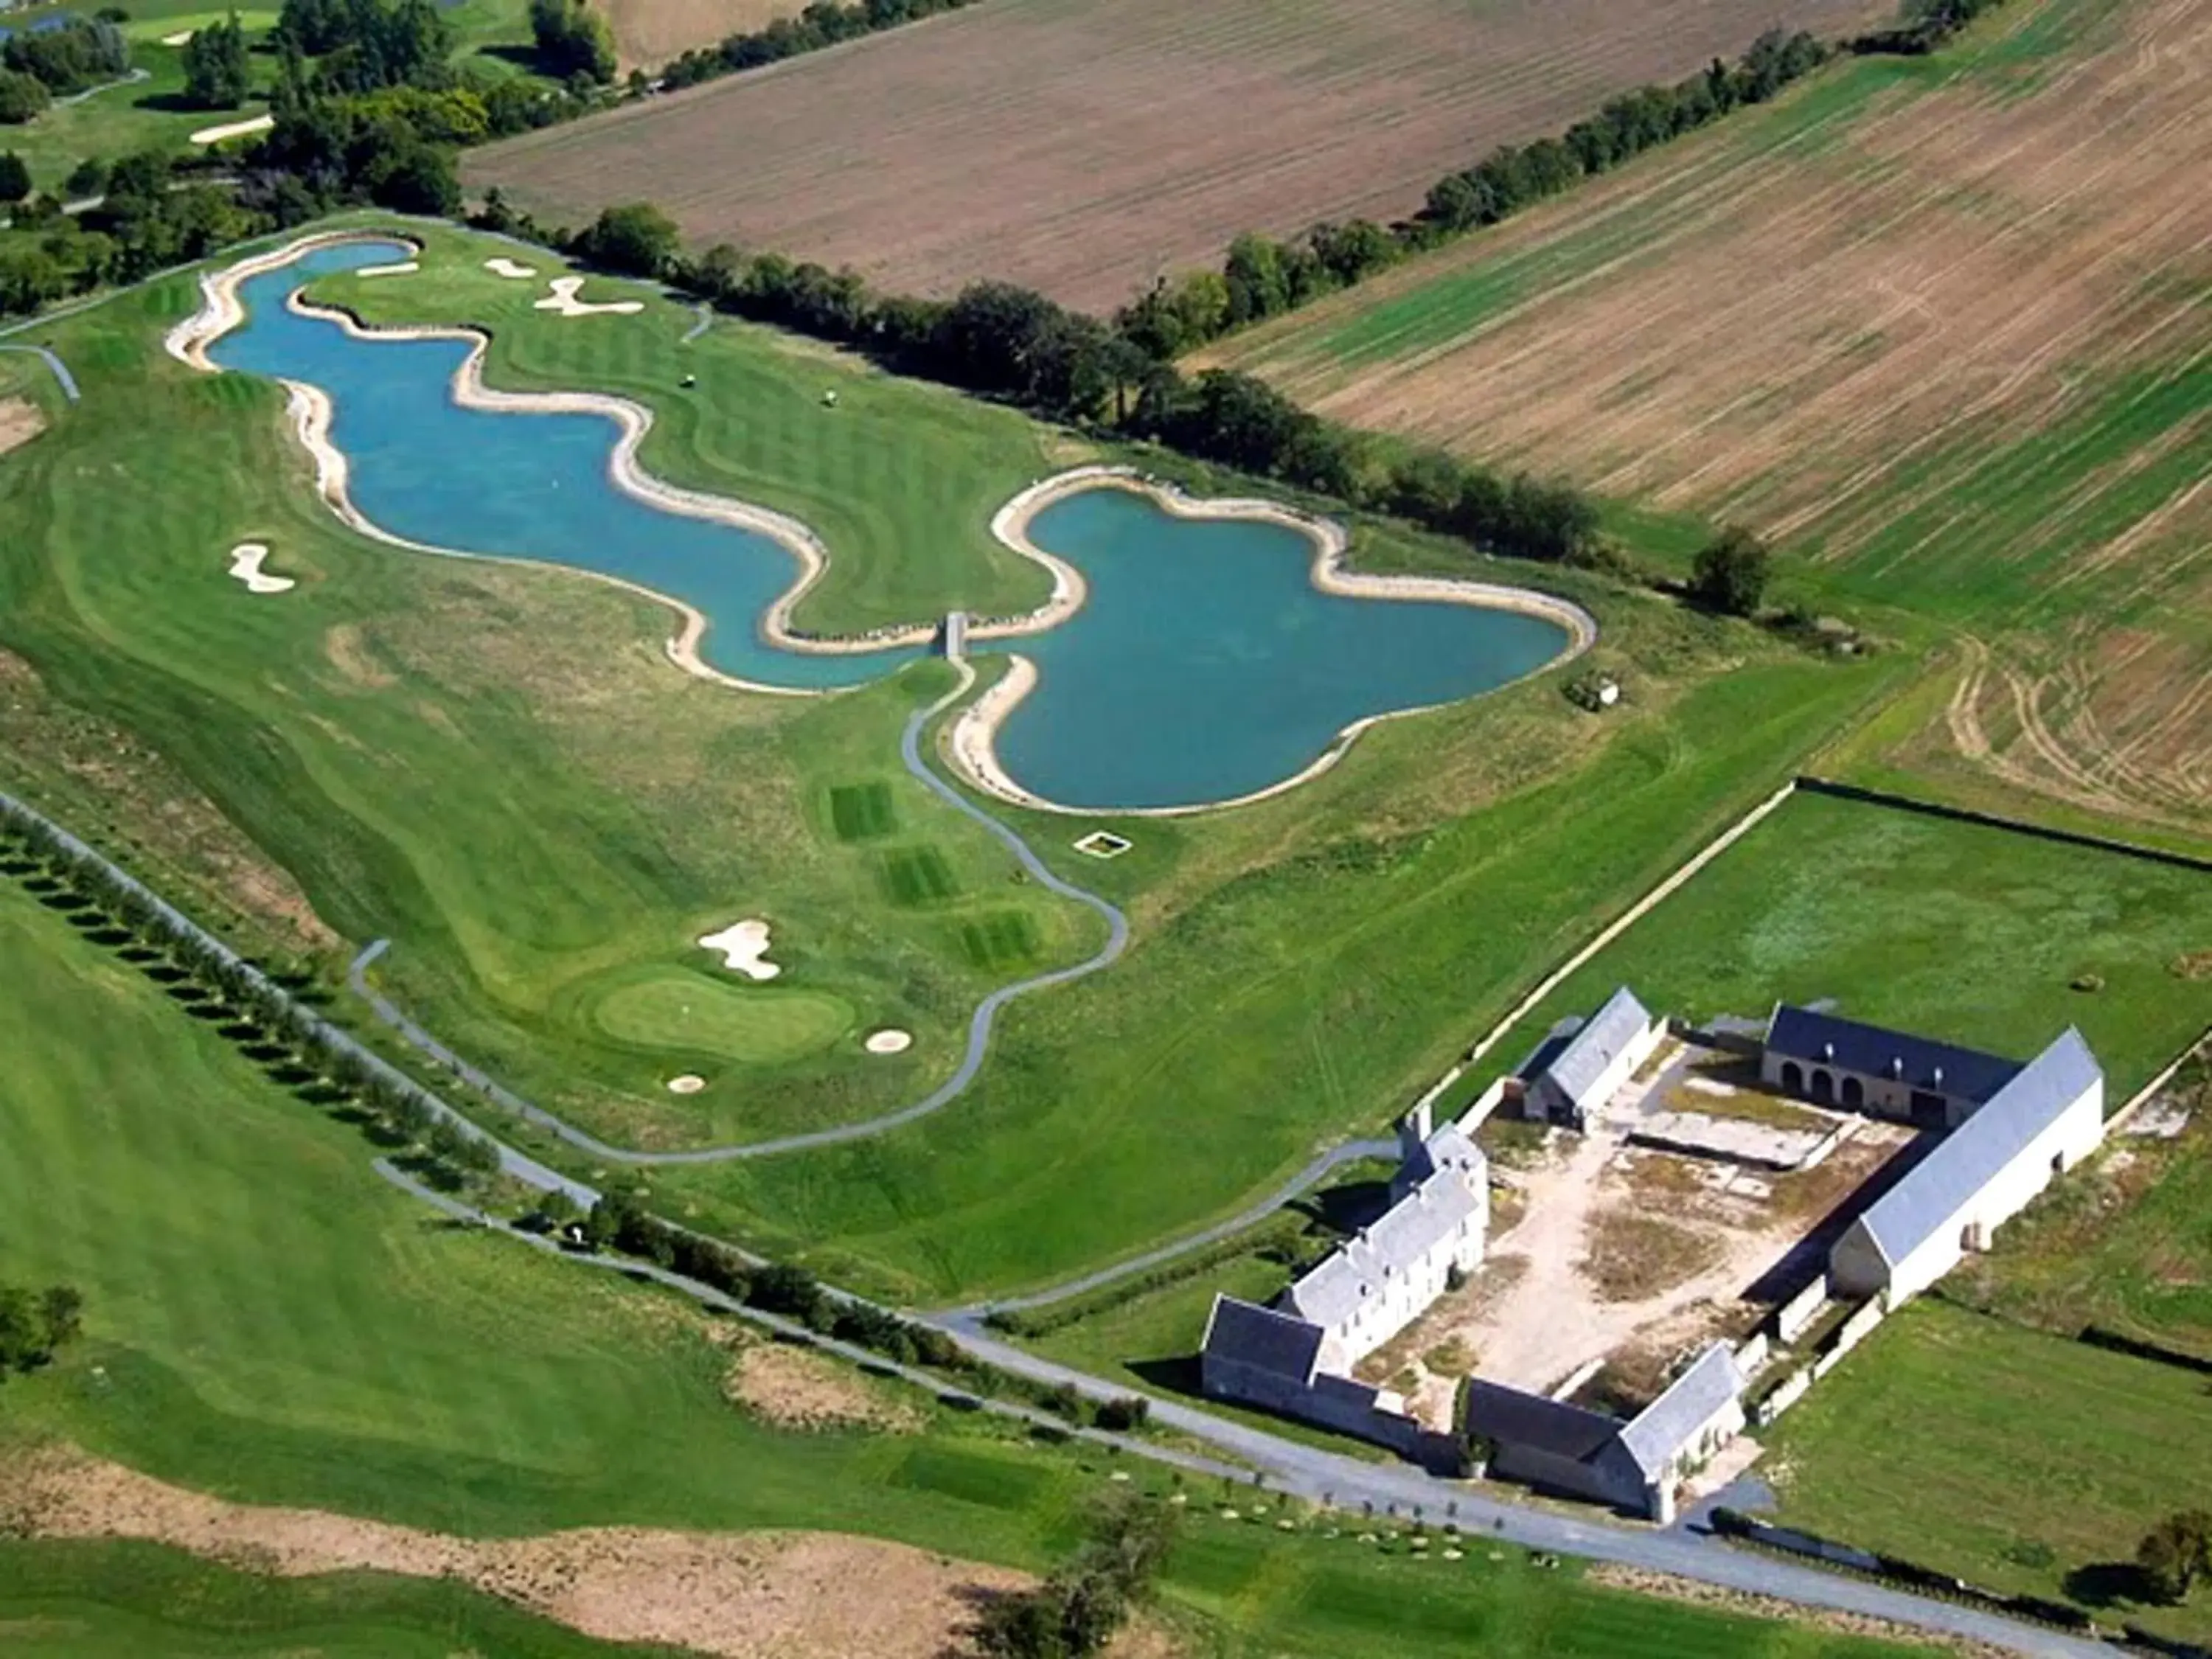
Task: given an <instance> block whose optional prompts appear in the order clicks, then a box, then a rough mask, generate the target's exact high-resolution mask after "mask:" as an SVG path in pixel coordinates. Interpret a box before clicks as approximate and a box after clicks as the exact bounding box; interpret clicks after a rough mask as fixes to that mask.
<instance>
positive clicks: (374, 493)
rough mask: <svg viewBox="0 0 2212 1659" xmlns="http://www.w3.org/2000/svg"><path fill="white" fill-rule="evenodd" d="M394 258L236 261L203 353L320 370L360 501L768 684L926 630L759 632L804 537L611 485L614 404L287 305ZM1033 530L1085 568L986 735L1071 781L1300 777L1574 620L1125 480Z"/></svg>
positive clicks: (1216, 787)
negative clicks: (1342, 563)
mask: <svg viewBox="0 0 2212 1659" xmlns="http://www.w3.org/2000/svg"><path fill="white" fill-rule="evenodd" d="M396 257H398V255H397V252H396V251H395V248H394V246H392V245H390V244H368V243H355V244H349V245H346V246H337V247H330V248H323V249H319V250H316V251H314V252H310V253H308V254H307V255H305V256H303V257H302V258H301V259H299V260H298V261H296V262H295V264H290V265H288V266H285V267H283V268H282V269H280V270H274V271H270V272H267V273H265V274H264V275H261V276H256V277H252V278H251V279H249V280H247V281H246V283H243V284H241V286H240V300H241V301H242V302H243V303H244V305H245V307H246V314H247V321H246V324H245V325H243V326H241V327H240V328H238V329H235V330H234V331H231V332H230V333H228V334H226V335H225V336H224V337H222V339H221V340H219V341H217V342H216V344H215V345H214V346H213V348H212V349H210V354H209V355H210V357H211V358H212V359H213V360H214V361H215V362H217V363H218V364H220V365H221V366H222V367H223V368H228V369H237V370H241V371H244V372H246V373H249V374H264V375H270V376H282V377H283V378H286V379H289V380H301V381H305V382H307V383H308V384H310V385H313V386H319V387H320V388H321V389H322V390H323V391H324V392H326V393H328V394H329V396H330V398H331V404H332V405H333V409H334V415H333V418H332V422H331V441H332V442H333V443H334V444H335V445H336V446H337V448H338V449H339V450H341V451H342V452H343V453H344V454H345V456H346V457H347V460H348V463H349V493H350V495H351V496H352V498H353V501H354V505H355V506H356V507H358V508H359V509H360V511H361V512H362V513H363V514H364V515H365V516H366V517H367V518H368V519H369V520H371V521H372V522H373V523H374V524H376V525H378V526H380V527H382V528H383V529H385V530H386V531H388V532H391V533H392V534H394V535H397V536H400V537H403V538H406V539H408V540H410V541H415V542H420V543H422V544H427V545H430V546H435V547H440V548H447V549H452V550H456V551H461V552H471V553H484V554H492V555H496V556H505V557H513V558H526V559H532V560H538V561H541V562H545V563H550V564H562V565H569V566H574V567H575V568H580V569H585V570H591V571H596V572H599V573H601V574H606V575H611V576H616V577H619V578H621V579H623V580H626V581H630V582H635V583H637V584H639V585H641V586H646V587H649V588H652V589H653V590H654V591H656V592H661V593H665V594H667V595H669V596H671V598H674V599H680V600H683V601H684V602H685V603H686V604H688V605H691V606H693V607H694V608H695V609H696V610H697V611H700V612H702V614H703V615H705V616H706V617H708V620H709V622H710V623H711V624H712V626H710V628H709V629H708V633H707V635H706V637H705V639H704V640H703V641H702V642H701V645H700V647H699V652H700V655H701V656H702V658H703V659H705V660H706V661H707V662H708V663H709V664H710V665H713V666H714V667H716V668H719V669H720V670H722V671H725V672H727V673H730V674H732V675H735V676H737V677H738V678H742V679H745V680H749V681H752V682H755V683H757V684H763V685H773V686H781V687H787V688H795V689H808V690H812V689H826V688H830V687H836V686H845V685H854V684H861V683H864V682H866V681H869V680H873V679H876V678H880V677H882V676H883V675H884V674H887V673H889V672H890V671H893V670H894V669H895V668H896V667H897V666H899V665H901V664H903V663H905V662H907V661H909V660H911V659H913V658H914V657H915V656H916V655H918V654H920V653H919V650H918V648H915V647H898V648H892V649H887V650H883V651H876V652H870V653H860V654H848V655H823V654H820V653H805V652H795V651H790V650H786V649H783V648H781V647H777V646H775V645H773V644H771V643H770V642H769V641H768V639H767V638H766V637H765V635H763V632H762V630H761V629H760V627H759V626H758V623H759V619H760V618H761V617H763V614H764V613H765V612H766V611H768V610H769V607H770V606H771V605H773V604H774V602H775V599H777V598H779V597H780V596H781V594H782V593H784V592H786V591H787V590H788V589H789V587H790V586H791V585H792V583H793V581H794V580H797V578H798V576H799V562H798V559H797V557H796V556H795V555H793V553H792V552H791V551H790V550H788V549H787V548H785V547H784V546H783V545H782V544H780V543H779V542H777V541H776V540H775V539H774V538H771V537H769V536H765V535H761V534H757V533H754V532H749V531H745V530H743V529H739V528H738V527H736V526H731V525H726V524H722V523H717V522H714V521H712V520H702V519H693V518H689V517H686V516H684V515H681V514H678V513H668V512H665V511H662V510H661V509H659V508H658V507H653V506H652V505H650V504H648V503H647V502H645V501H641V500H639V499H638V498H636V497H635V496H633V495H629V494H627V493H625V492H624V491H623V490H621V489H617V487H616V486H615V484H614V483H612V481H611V479H610V477H609V476H608V468H607V459H608V455H609V453H610V451H611V448H612V447H613V445H614V443H615V442H616V441H617V438H618V436H619V428H618V427H617V424H616V422H614V421H613V420H611V418H610V417H608V416H604V415H598V414H543V415H541V414H530V415H515V414H508V413H502V412H492V411H486V410H469V409H464V408H461V407H460V406H459V405H458V404H455V403H454V402H453V398H452V396H451V392H450V387H451V383H452V380H453V374H454V372H455V370H456V369H458V368H459V366H460V365H461V363H462V362H463V361H464V360H465V358H466V356H467V355H468V351H469V349H470V348H469V347H468V346H467V345H466V344H465V343H463V342H460V341H457V340H395V341H366V340H362V339H358V338H356V337H354V336H352V335H350V334H349V333H347V332H346V331H345V330H344V329H343V328H342V327H340V326H339V325H337V324H336V323H333V322H329V321H325V320H323V319H319V318H309V317H301V316H300V315H298V314H296V313H293V312H291V311H289V309H287V308H286V307H285V305H284V303H283V301H284V298H285V295H287V294H288V293H289V292H290V291H291V290H292V289H295V288H297V287H299V286H300V285H301V283H303V282H305V281H308V280H311V279H312V278H313V277H315V276H321V275H326V274H329V273H332V272H336V271H341V270H350V269H353V268H355V267H357V266H361V265H366V264H381V263H385V262H386V261H389V260H392V259H393V258H396ZM1029 534H1030V539H1031V540H1032V541H1033V542H1035V543H1036V544H1037V545H1039V546H1040V547H1042V548H1045V549H1047V550H1049V551H1051V552H1053V553H1055V554H1057V555H1059V556H1061V557H1063V558H1065V559H1066V560H1067V561H1068V562H1070V563H1072V564H1073V565H1075V566H1076V567H1077V568H1079V569H1080V570H1081V571H1082V572H1083V573H1084V575H1085V579H1086V580H1088V582H1089V584H1090V588H1091V592H1090V597H1089V599H1088V601H1087V602H1086V603H1085V605H1084V606H1083V607H1082V609H1081V610H1079V611H1078V612H1077V613H1076V614H1075V616H1074V617H1072V618H1071V619H1069V620H1068V621H1067V622H1066V623H1062V624H1061V625H1060V627H1058V628H1056V629H1052V630H1051V631H1049V632H1048V633H1044V634H1041V635H1030V636H1027V637H1024V638H1022V639H1020V640H1018V641H1006V642H1005V646H1006V648H1011V649H1016V650H1019V651H1020V652H1022V653H1024V654H1025V655H1027V656H1029V657H1030V658H1031V659H1033V660H1034V661H1035V662H1036V665H1037V668H1038V671H1039V672H1038V681H1037V684H1036V689H1035V690H1033V691H1032V692H1031V693H1030V696H1028V697H1026V698H1025V699H1024V701H1023V702H1021V703H1020V704H1019V705H1018V706H1017V707H1016V708H1014V709H1013V711H1012V713H1011V714H1009V715H1008V716H1007V718H1006V722H1005V724H1004V725H1003V726H1002V727H1001V729H1000V732H999V734H998V739H997V750H998V756H999V759H1000V764H1001V765H1002V766H1003V768H1004V769H1005V770H1006V773H1007V774H1008V775H1010V776H1011V777H1012V779H1013V780H1014V781H1016V782H1017V783H1018V784H1019V785H1020V786H1022V787H1024V788H1026V789H1028V790H1030V791H1031V792H1033V793H1035V794H1036V795H1039V796H1041V797H1042V798H1044V799H1047V800H1051V801H1055V802H1059V803H1061V804H1063V805H1070V806H1077V807H1086V808H1096V809H1098V810H1102V811H1110V810H1112V809H1114V808H1117V807H1122V808H1139V807H1164V806H1185V805H1199V804H1203V803H1205V802H1208V801H1218V800H1229V799H1236V798H1237V797H1239V796H1243V795H1247V794H1251V793H1256V792H1257V791H1260V790H1262V789H1265V788H1267V787H1270V786H1272V785H1274V784H1278V783H1280V782H1282V781H1285V779H1288V778H1291V777H1294V776H1296V775H1297V774H1298V773H1299V772H1301V771H1303V770H1304V769H1305V768H1307V767H1308V766H1310V765H1311V764H1312V763H1313V762H1314V761H1315V760H1316V759H1317V758H1318V757H1320V756H1321V755H1322V754H1323V753H1324V752H1326V751H1327V750H1328V747H1329V746H1330V744H1332V743H1333V742H1334V739H1335V738H1336V736H1337V734H1338V733H1339V732H1341V731H1343V730H1344V729H1345V728H1346V726H1351V725H1352V724H1353V723H1355V722H1357V721H1359V720H1366V719H1369V718H1371V717H1373V716H1376V715H1378V714H1388V713H1390V712H1392V711H1394V710H1398V709H1404V708H1421V707H1425V706H1427V705H1430V704H1433V703H1439V702H1451V701H1454V700H1455V699H1458V698H1461V697H1466V696H1473V695H1474V694H1475V693H1478V692H1481V691H1486V690H1491V689H1492V688H1494V687H1496V686H1498V685H1501V684H1504V683H1506V682H1507V681H1509V680H1512V679H1516V678H1519V677H1520V676H1522V675H1523V674H1525V673H1528V672H1529V671H1532V670H1534V669H1536V668H1540V667H1541V666H1542V665H1544V664H1545V663H1547V662H1548V661H1550V660H1551V659H1553V657H1555V656H1557V655H1558V654H1559V653H1560V652H1561V651H1562V650H1564V649H1565V647H1566V646H1567V644H1568V643H1569V638H1570V636H1569V635H1568V633H1567V630H1566V629H1565V628H1563V627H1561V626H1559V624H1557V623H1553V622H1550V621H1547V620H1545V619H1543V618H1541V617H1530V616H1525V615H1522V614H1519V613H1517V612H1512V611H1498V610H1492V609H1488V608H1483V607H1476V606H1471V605H1454V604H1449V603H1443V602H1437V601H1411V600H1399V599H1391V600H1387V601H1378V600H1374V599H1358V598H1350V597H1346V596H1343V595H1338V594H1332V593H1326V592H1322V591H1321V590H1320V589H1318V588H1316V587H1315V586H1314V585H1313V583H1312V580H1311V579H1310V568H1311V565H1312V562H1313V544H1312V543H1311V541H1310V539H1309V538H1307V537H1306V536H1305V535H1304V533H1302V532H1299V531H1297V530H1295V529H1292V528H1291V527H1290V526H1285V525H1278V524H1271V523H1265V522H1259V521H1255V520H1191V519H1183V518H1179V517H1176V516H1175V515H1174V514H1171V513H1167V512H1165V511H1164V510H1163V509H1162V508H1161V507H1158V505H1156V504H1155V503H1154V502H1152V501H1151V500H1149V499H1148V498H1146V497H1145V496H1141V495H1136V494H1133V493H1132V492H1130V491H1127V490H1123V489H1110V488H1102V489H1092V490H1087V491H1085V492H1083V493H1081V494H1079V495H1073V496H1071V497H1068V498H1066V499H1065V500H1062V501H1059V502H1057V503H1055V504H1054V505H1053V506H1051V507H1047V508H1045V509H1044V510H1043V511H1042V512H1041V513H1038V514H1037V515H1036V518H1035V519H1034V520H1031V522H1030V526H1029ZM832 556H833V557H834V556H835V555H834V550H833V552H832ZM916 620H917V621H926V620H928V619H926V618H916ZM978 648H979V649H983V650H987V649H991V648H994V646H993V645H992V644H988V643H982V642H979V644H978Z"/></svg>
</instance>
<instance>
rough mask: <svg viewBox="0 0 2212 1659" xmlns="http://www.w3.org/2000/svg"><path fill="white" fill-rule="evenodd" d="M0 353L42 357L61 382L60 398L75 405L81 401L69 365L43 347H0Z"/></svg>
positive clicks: (56, 378) (74, 376)
mask: <svg viewBox="0 0 2212 1659" xmlns="http://www.w3.org/2000/svg"><path fill="white" fill-rule="evenodd" d="M34 320H40V321H43V320H44V319H34ZM0 351H21V352H27V353H28V354H29V355H30V356H33V357H43V358H44V359H46V367H47V368H51V369H52V370H53V372H54V379H55V380H58V381H60V382H61V388H62V396H63V397H64V398H68V399H69V400H70V402H71V403H77V402H79V401H81V400H82V399H81V394H80V393H79V392H78V391H77V386H76V375H74V374H70V371H69V365H68V364H67V363H65V362H63V361H62V360H61V359H60V358H58V357H57V356H54V354H53V353H52V351H50V350H48V349H46V347H45V346H42V345H0Z"/></svg>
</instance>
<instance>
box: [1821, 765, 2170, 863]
mask: <svg viewBox="0 0 2212 1659" xmlns="http://www.w3.org/2000/svg"><path fill="white" fill-rule="evenodd" d="M1796 787H1798V788H1800V789H1802V790H1803V791H1804V792H1805V793H1807V794H1808V795H1827V796H1831V797H1832V798H1833V799H1837V800H1849V801H1858V802H1860V803H1862V804H1863V805H1869V806H1887V807H1893V808H1894V809H1895V810H1897V811H1901V812H1918V813H1921V814H1923V816H1925V817H1936V818H1948V819H1950V820H1951V821H1952V822H1954V823H1971V824H1975V825H1978V826H1979V827H1980V828H1982V829H2009V830H2011V831H2012V832H2013V833H2014V834H2015V835H2021V836H2034V837H2035V838H2036V839H2037V840H2038V841H2054V842H2062V843H2063V844H2065V845H2068V846H2072V847H2086V848H2089V849H2090V850H2092V851H2093V852H2099V853H2117V854H2120V855H2121V856H2122V857H2124V858H2131V859H2147V860H2149V861H2150V862H2151V863H2153V864H2164V865H2170V866H2173V867H2175V868H2177V869H2182V870H2194V871H2197V872H2199V873H2201V874H2204V875H2212V858H2200V857H2198V856H2197V854H2193V853H2176V852H2172V851H2169V850H2168V849H2166V848H2163V847H2146V846H2144V845H2143V844H2142V842H2132V841H2122V840H2120V839H2119V838H2118V836H2100V835H2095V834H2093V833H2092V832H2090V831H2088V830H2085V829H2057V828H2056V827H2054V826H2052V825H2051V824H2047V823H2035V822H2034V821H2033V820H2032V819H2029V818H2015V817H2006V816H2004V815H2003V814H2002V813H1999V812H1984V811H1978V810H1977V809H1976V808H1974V807H1971V806H1948V805H1944V804H1943V803H1942V802H1941V801H1932V800H1922V799H1919V798H1918V797H1917V796H1913V795H1899V794H1894V793H1891V792H1890V791H1888V790H1887V789H1869V788H1867V787H1864V786H1863V785H1861V784H1856V783H1842V782H1838V781H1836V780H1835V779H1832V778H1823V777H1819V776H1816V775H1813V774H1809V773H1808V774H1804V775H1801V776H1799V777H1798V779H1797V780H1796Z"/></svg>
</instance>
